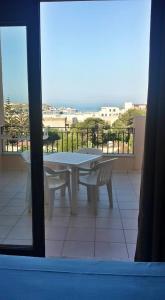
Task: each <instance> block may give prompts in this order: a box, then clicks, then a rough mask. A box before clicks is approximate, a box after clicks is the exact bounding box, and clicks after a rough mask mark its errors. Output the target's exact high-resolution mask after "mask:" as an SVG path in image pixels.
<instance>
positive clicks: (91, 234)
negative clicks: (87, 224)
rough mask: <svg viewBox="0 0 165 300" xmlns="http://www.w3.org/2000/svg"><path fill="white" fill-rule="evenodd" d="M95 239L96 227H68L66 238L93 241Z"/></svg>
mask: <svg viewBox="0 0 165 300" xmlns="http://www.w3.org/2000/svg"><path fill="white" fill-rule="evenodd" d="M94 239H95V230H94V228H80V227H75V228H73V227H70V228H69V229H68V233H67V237H66V240H68V241H84V242H93V241H94Z"/></svg>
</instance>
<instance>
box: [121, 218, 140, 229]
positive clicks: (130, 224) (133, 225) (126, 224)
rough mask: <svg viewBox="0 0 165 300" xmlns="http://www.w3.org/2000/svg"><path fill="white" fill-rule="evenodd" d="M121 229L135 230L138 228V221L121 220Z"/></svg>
mask: <svg viewBox="0 0 165 300" xmlns="http://www.w3.org/2000/svg"><path fill="white" fill-rule="evenodd" d="M122 223H123V228H124V229H137V228H138V220H137V218H135V219H133V218H132V219H124V218H123V219H122Z"/></svg>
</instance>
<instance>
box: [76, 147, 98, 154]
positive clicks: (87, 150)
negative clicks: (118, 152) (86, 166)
mask: <svg viewBox="0 0 165 300" xmlns="http://www.w3.org/2000/svg"><path fill="white" fill-rule="evenodd" d="M77 152H78V153H84V154H93V155H97V154H98V155H99V154H102V151H101V150H100V149H97V148H81V149H79V150H78V151H77Z"/></svg>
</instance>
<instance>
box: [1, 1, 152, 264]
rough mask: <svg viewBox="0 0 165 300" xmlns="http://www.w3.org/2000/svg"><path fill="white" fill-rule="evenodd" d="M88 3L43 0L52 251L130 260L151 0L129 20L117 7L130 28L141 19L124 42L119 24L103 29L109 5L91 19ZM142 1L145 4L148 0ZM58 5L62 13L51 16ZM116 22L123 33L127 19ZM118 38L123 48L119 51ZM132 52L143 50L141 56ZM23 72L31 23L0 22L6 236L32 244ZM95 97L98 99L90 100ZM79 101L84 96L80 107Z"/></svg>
mask: <svg viewBox="0 0 165 300" xmlns="http://www.w3.org/2000/svg"><path fill="white" fill-rule="evenodd" d="M83 4H84V5H85V6H84V7H85V8H84V11H83V13H82V15H81V14H80V7H79V5H80V3H78V4H75V3H74V5H75V6H74V5H73V3H72V4H71V7H70V6H68V7H67V6H66V4H65V3H56V4H54V3H51V4H50V3H49V5H50V6H49V5H48V4H47V5H46V4H44V3H43V4H42V5H41V21H42V22H41V59H42V82H43V86H42V89H43V104H42V132H43V141H42V142H43V144H42V148H43V164H44V166H43V167H44V168H43V169H44V172H43V173H44V174H43V175H44V206H45V244H46V256H48V257H63V258H65V257H73V258H75V257H78V258H82V257H83V258H102V259H112V260H116V259H117V260H133V259H134V253H135V247H136V239H137V219H138V210H139V194H140V182H141V168H142V160H143V150H144V135H145V119H146V111H147V105H146V99H147V82H148V74H147V70H148V53H149V49H148V48H149V12H148V11H149V7H150V6H149V7H148V6H147V4H145V5H146V11H147V12H146V14H145V13H144V15H142V17H141V19H142V20H143V18H144V19H145V20H146V19H147V22H144V23H143V24H141V21H142V20H138V18H137V17H136V20H135V16H136V9H135V7H134V6H131V8H130V9H131V15H130V16H131V17H130V16H129V17H130V22H129V21H128V18H127V16H126V15H125V14H123V13H122V12H123V11H122V10H121V16H120V17H121V20H122V22H123V24H122V25H123V27H124V26H126V28H132V27H133V26H130V24H132V22H133V21H134V20H135V24H134V25H135V27H136V29H137V28H140V30H139V35H138V34H136V38H135V34H134V32H132V31H133V29H132V31H131V30H130V33H129V34H130V36H129V37H128V40H130V41H132V43H131V42H130V44H129V43H128V44H127V43H126V42H125V40H123V39H121V41H120V39H119V40H118V41H117V39H116V35H114V31H113V28H112V27H113V26H109V27H110V33H109V32H108V31H106V30H105V28H106V27H107V26H106V25H105V22H108V24H109V15H108V14H107V15H106V16H105V17H104V15H105V11H104V13H103V12H100V7H99V6H98V7H97V5H102V4H97V3H95V4H94V17H93V18H94V19H93V22H94V27H92V26H91V20H90V17H89V15H88V10H90V6H91V5H93V4H92V3H90V4H89V3H88V2H87V3H86V4H85V3H83ZM104 4H105V3H104ZM76 5H77V6H76ZM86 5H88V6H89V7H88V9H87V6H86ZM105 5H106V10H107V12H109V13H110V16H111V18H112V23H113V22H114V24H118V22H117V19H113V12H112V11H111V9H112V10H113V9H115V5H114V4H113V5H112V7H111V5H110V6H109V3H108V4H105ZM116 5H118V4H116ZM136 5H137V7H138V9H139V11H143V9H142V8H143V6H142V7H141V6H140V4H136ZM113 6H114V7H113ZM147 8H148V10H147ZM56 9H57V11H58V14H57V11H56ZM104 9H105V8H104ZM56 14H57V16H61V18H59V17H57V18H54V17H53V16H54V15H56ZM77 14H78V15H79V17H80V19H79V20H77V17H76V16H77ZM98 15H99V18H98ZM140 15H141V14H140ZM48 16H49V17H48ZM54 19H56V20H54ZM84 19H85V20H86V25H85V29H84ZM64 21H65V22H66V24H65V25H66V26H64V27H65V30H66V31H65V30H64V31H63V26H62V24H63V22H64ZM54 22H57V24H55V23H54ZM65 22H64V23H65ZM116 22H117V23H116ZM46 24H47V25H46ZM52 24H53V25H52ZM111 25H112V24H111ZM46 26H47V27H46ZM115 26H116V30H117V32H119V36H120V37H121V33H122V27H120V26H119V25H115ZM139 26H140V27H139ZM52 27H53V31H52ZM45 28H47V29H46V30H44V29H45ZM55 28H56V29H57V30H55ZM88 28H89V30H87V29H88ZM58 30H59V32H58ZM87 32H88V33H87ZM123 32H124V31H123ZM126 32H127V31H126ZM137 32H138V31H137ZM109 34H110V36H109ZM116 34H117V33H116ZM48 36H49V37H50V36H51V37H54V36H55V37H56V42H54V39H53V38H52V39H51V42H50V40H49V38H48ZM117 36H118V35H117ZM146 36H147V38H146ZM96 37H97V38H96ZM109 37H110V38H109ZM125 38H126V37H125ZM68 39H69V42H68ZM110 40H111V41H113V42H110ZM103 41H104V42H103ZM144 41H145V42H144ZM115 43H117V44H115ZM120 43H121V44H120ZM136 43H137V44H138V47H136ZM71 45H72V47H71ZM83 45H86V46H84V48H83ZM117 45H118V48H119V49H120V48H121V47H122V46H123V47H124V48H123V49H125V50H124V51H123V53H122V55H123V56H122V57H120V53H117V51H116V47H117ZM64 49H68V50H67V51H68V52H67V51H66V52H65V51H64ZM83 49H84V50H83ZM143 50H144V51H143ZM74 51H75V52H74ZM9 52H10V53H12V55H11V56H10V55H9ZM94 53H95V54H94ZM109 53H111V55H112V56H111V55H110V58H109ZM142 53H144V57H143V55H142ZM135 57H136V59H137V58H138V57H141V60H139V61H137V62H136V59H135ZM131 60H132V62H133V63H132V62H131ZM113 61H116V64H113ZM117 62H118V64H117ZM123 62H127V64H128V65H132V69H130V70H129V68H128V69H127V67H126V66H125V65H124V63H123ZM87 66H88V67H87ZM133 66H134V67H133ZM87 69H88V70H89V71H88V72H87ZM126 69H127V70H126ZM27 73H28V66H27V40H26V28H25V27H23V26H18V27H10V28H7V27H1V28H0V244H2V245H32V244H33V238H32V216H33V211H32V203H31V201H32V197H31V193H32V186H33V182H32V179H31V171H32V170H31V147H32V139H31V135H32V131H33V128H31V127H30V122H31V118H32V116H31V108H30V105H32V104H30V105H29V102H30V101H29V100H30V99H29V96H28V92H29V87H28V76H27ZM102 78H104V80H103V79H102ZM135 82H136V84H134V83H135ZM98 97H99V99H100V100H98ZM47 99H48V100H47ZM52 99H53V100H52ZM60 99H63V100H60ZM70 99H72V100H70ZM113 99H114V100H113ZM90 101H91V105H92V107H93V108H92V109H88V105H89V102H90ZM30 103H31V102H30ZM78 103H81V104H84V107H83V106H81V107H83V109H81V108H80V107H79V105H78ZM36 120H37V114H36ZM30 128H31V130H30ZM33 138H34V137H33ZM35 155H38V153H35ZM110 160H111V161H110ZM33 180H34V178H33ZM35 180H36V179H35ZM33 201H35V199H33Z"/></svg>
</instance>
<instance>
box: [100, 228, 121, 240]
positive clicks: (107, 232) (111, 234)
mask: <svg viewBox="0 0 165 300" xmlns="http://www.w3.org/2000/svg"><path fill="white" fill-rule="evenodd" d="M96 242H112V243H124V242H125V239H124V233H123V230H121V229H96Z"/></svg>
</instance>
